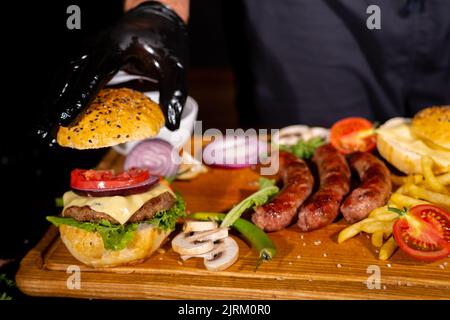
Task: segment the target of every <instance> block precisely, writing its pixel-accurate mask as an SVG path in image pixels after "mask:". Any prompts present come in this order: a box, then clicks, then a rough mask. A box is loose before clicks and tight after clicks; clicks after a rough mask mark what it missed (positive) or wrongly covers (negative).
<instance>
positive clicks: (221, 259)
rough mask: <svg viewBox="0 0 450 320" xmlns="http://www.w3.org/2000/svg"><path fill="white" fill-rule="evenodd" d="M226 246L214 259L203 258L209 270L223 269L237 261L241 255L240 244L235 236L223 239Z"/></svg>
mask: <svg viewBox="0 0 450 320" xmlns="http://www.w3.org/2000/svg"><path fill="white" fill-rule="evenodd" d="M223 242H224V245H225V248H224V249H223V251H221V252H220V253H218V254H216V255H215V256H214V258H213V259H207V258H205V259H204V260H203V262H204V264H205V267H206V269H208V270H209V271H222V270H225V269H227V268H228V267H230V266H231V265H232V264H233V263H235V262H236V260H237V259H238V256H239V246H238V244H237V243H236V241H234V239H233V238H231V237H228V238H225V239H224V240H223Z"/></svg>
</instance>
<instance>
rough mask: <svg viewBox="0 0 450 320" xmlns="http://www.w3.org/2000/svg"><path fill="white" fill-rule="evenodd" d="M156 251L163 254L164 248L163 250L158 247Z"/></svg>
mask: <svg viewBox="0 0 450 320" xmlns="http://www.w3.org/2000/svg"><path fill="white" fill-rule="evenodd" d="M156 251H157V252H158V253H160V254H164V253H166V250H164V249H163V248H159V249H158V250H156Z"/></svg>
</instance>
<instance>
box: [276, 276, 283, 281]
mask: <svg viewBox="0 0 450 320" xmlns="http://www.w3.org/2000/svg"><path fill="white" fill-rule="evenodd" d="M276 279H277V280H278V281H283V280H284V278H283V277H276Z"/></svg>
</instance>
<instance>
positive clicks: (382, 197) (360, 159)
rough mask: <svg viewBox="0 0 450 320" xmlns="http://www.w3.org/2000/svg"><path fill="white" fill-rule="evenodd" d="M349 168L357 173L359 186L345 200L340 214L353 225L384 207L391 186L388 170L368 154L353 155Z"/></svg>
mask: <svg viewBox="0 0 450 320" xmlns="http://www.w3.org/2000/svg"><path fill="white" fill-rule="evenodd" d="M350 166H351V167H352V168H353V169H355V170H356V172H357V173H358V175H359V178H360V179H361V184H360V185H359V187H358V188H356V189H354V190H353V191H352V193H350V195H349V196H348V197H347V199H345V201H344V203H343V204H342V206H341V212H342V214H343V215H344V218H345V220H347V221H348V222H350V223H353V222H356V221H359V220H362V219H364V218H366V217H367V216H368V215H369V213H370V212H371V211H372V210H373V209H375V208H378V207H381V206H384V205H385V204H386V202H387V201H388V199H389V196H390V194H391V191H392V185H391V179H390V173H389V169H388V168H387V167H386V166H385V164H384V163H383V162H382V161H381V160H379V159H377V158H376V157H375V156H374V155H372V154H370V153H368V152H358V153H355V154H353V155H352V156H351V157H350Z"/></svg>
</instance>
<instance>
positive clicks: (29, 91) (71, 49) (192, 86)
mask: <svg viewBox="0 0 450 320" xmlns="http://www.w3.org/2000/svg"><path fill="white" fill-rule="evenodd" d="M71 4H77V5H79V6H80V8H81V30H68V29H67V28H66V19H67V17H68V14H67V13H66V9H67V7H68V6H69V5H71ZM223 12H224V10H223V3H222V1H219V0H208V1H201V0H191V15H190V21H189V34H190V48H191V49H190V67H189V74H188V78H189V95H190V96H192V97H194V98H195V99H196V100H197V102H198V103H199V105H200V112H199V119H201V120H203V121H204V127H205V126H206V127H216V128H221V129H223V128H227V127H228V128H230V127H231V128H233V127H235V126H236V125H237V113H236V110H235V107H234V87H233V74H232V72H231V69H230V59H229V55H228V49H227V46H226V43H227V41H226V38H227V36H226V35H225V30H224V25H223ZM121 14H122V1H120V0H119V1H117V0H107V1H101V0H96V1H93V0H90V1H88V0H86V1H75V0H70V1H68V0H59V1H52V2H50V1H21V2H15V1H14V2H13V1H8V2H6V3H5V4H4V6H3V8H2V20H1V24H2V25H1V30H2V35H3V37H2V41H3V44H2V51H3V54H2V58H1V59H2V61H3V64H2V67H3V68H2V69H3V70H2V75H3V78H4V81H3V85H2V92H3V99H2V120H3V121H2V125H1V126H0V127H1V132H2V134H1V137H2V138H1V140H2V143H1V148H0V164H1V166H0V168H1V169H0V172H1V175H0V177H1V180H2V182H3V183H2V186H3V187H2V192H1V199H2V201H1V203H2V209H1V213H0V214H1V220H0V226H1V227H0V274H3V273H6V274H7V276H8V277H9V278H13V277H14V273H15V271H16V270H17V267H18V264H19V262H20V259H21V258H22V257H23V255H24V254H25V253H26V252H27V251H28V250H29V249H31V247H32V246H34V245H35V244H36V243H37V241H39V239H40V238H41V237H42V235H43V234H44V232H45V230H46V228H47V227H48V226H49V223H48V222H47V221H46V220H45V216H47V215H54V214H57V213H58V209H57V208H56V207H55V205H54V201H55V200H54V199H55V198H56V197H60V196H61V195H62V193H63V192H64V191H66V189H67V187H68V182H69V173H70V171H71V170H72V169H73V168H75V167H82V168H88V167H92V166H95V164H96V163H97V162H98V161H99V159H100V158H101V156H102V155H103V154H104V153H105V150H95V151H75V150H66V149H62V148H59V149H56V150H50V149H49V148H47V147H46V146H45V145H42V144H40V143H39V142H38V141H37V140H35V139H34V137H33V135H31V134H30V133H31V129H32V128H33V126H34V125H35V123H36V119H38V118H39V115H40V114H41V112H42V104H41V101H42V100H43V99H44V97H45V95H46V94H47V93H48V91H49V88H50V84H51V81H52V78H53V75H54V73H55V71H56V70H57V69H58V68H59V67H61V66H62V65H63V64H64V62H66V61H68V60H69V59H70V58H71V57H73V56H76V55H77V53H78V52H79V50H80V49H81V48H82V47H83V42H84V41H85V39H86V38H87V37H89V36H91V35H93V34H95V33H97V32H98V31H99V30H101V29H103V28H105V27H107V26H108V25H110V24H112V23H114V22H115V21H116V20H117V19H118V18H119V17H120V16H121ZM218 112H220V113H221V114H222V115H223V116H221V117H217V114H218ZM3 290H4V284H1V281H0V295H1V293H2V292H3ZM9 294H10V295H13V297H18V296H20V294H19V293H18V292H13V293H11V292H9Z"/></svg>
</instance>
